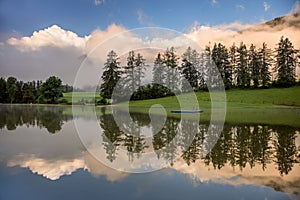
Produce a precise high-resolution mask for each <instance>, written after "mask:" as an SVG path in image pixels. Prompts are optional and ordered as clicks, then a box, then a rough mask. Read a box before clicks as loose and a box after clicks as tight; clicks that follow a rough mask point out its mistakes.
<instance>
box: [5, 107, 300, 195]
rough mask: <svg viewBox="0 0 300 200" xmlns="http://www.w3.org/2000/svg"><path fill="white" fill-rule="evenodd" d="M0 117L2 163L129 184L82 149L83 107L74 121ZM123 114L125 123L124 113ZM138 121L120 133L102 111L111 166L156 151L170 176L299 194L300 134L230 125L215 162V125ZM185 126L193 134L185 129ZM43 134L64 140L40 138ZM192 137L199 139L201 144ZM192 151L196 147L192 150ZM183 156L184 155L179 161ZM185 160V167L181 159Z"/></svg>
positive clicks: (13, 113)
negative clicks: (82, 172) (77, 125)
mask: <svg viewBox="0 0 300 200" xmlns="http://www.w3.org/2000/svg"><path fill="white" fill-rule="evenodd" d="M0 109H1V113H2V114H1V115H0V128H1V131H0V152H1V155H0V163H2V162H3V163H5V164H6V165H7V166H10V167H14V166H21V167H24V168H29V169H30V170H31V171H32V172H34V173H37V174H41V175H43V176H45V177H47V178H49V179H51V180H58V179H59V178H60V177H61V176H63V175H66V174H72V173H73V172H74V171H76V170H78V169H85V170H87V171H89V172H90V173H91V174H93V175H95V176H99V175H106V177H107V179H109V180H113V181H115V180H119V179H123V178H124V177H128V176H129V175H128V174H126V173H120V172H118V171H115V170H113V169H110V168H108V167H106V166H104V165H103V164H101V163H99V162H98V161H97V160H96V159H95V158H93V157H92V156H91V155H90V154H89V153H88V152H87V151H86V149H85V148H84V147H83V146H82V144H81V142H80V140H79V137H78V136H77V134H76V129H75V128H74V125H73V123H70V122H72V120H75V118H76V119H77V120H83V121H87V122H88V121H89V120H90V118H89V116H88V114H86V113H85V112H86V110H84V109H85V108H81V107H79V108H78V113H77V114H76V115H75V116H74V117H73V116H72V114H71V113H72V112H70V111H71V108H68V107H61V106H51V107H47V106H4V105H0ZM117 112H118V113H117V114H118V116H120V117H122V112H120V111H117ZM3 113H4V114H3ZM131 117H132V121H133V122H135V123H132V124H130V123H129V124H127V123H124V124H122V127H119V126H118V125H117V124H116V122H115V120H114V117H113V115H112V114H111V111H110V110H105V108H101V114H100V115H98V119H99V123H100V127H101V128H102V129H103V135H99V137H102V142H103V144H101V145H102V148H104V149H105V152H106V159H107V160H108V161H109V162H114V161H115V160H116V159H117V158H118V156H120V154H118V152H119V151H124V150H125V151H126V152H127V156H128V160H129V161H133V160H134V159H139V156H140V155H141V154H143V153H144V152H148V151H149V152H150V151H154V152H155V154H156V155H157V157H158V158H159V159H161V160H165V161H166V163H168V165H169V166H170V168H171V169H173V170H176V171H179V172H182V173H186V174H189V175H190V176H191V179H192V180H194V179H195V178H197V180H198V181H199V180H200V181H201V182H203V181H208V182H209V181H214V182H221V183H222V184H232V185H238V184H258V185H266V186H269V187H272V188H274V189H276V190H279V191H284V192H288V193H296V192H297V191H298V190H299V187H300V185H299V182H300V179H299V171H300V165H299V162H300V153H299V152H300V144H299V129H297V128H294V127H289V126H279V125H276V126H274V125H258V124H229V123H226V124H225V125H224V129H223V132H222V133H221V135H220V137H219V139H218V140H217V143H216V145H215V146H214V147H213V148H212V150H211V151H210V152H209V153H208V154H203V152H205V151H206V149H210V146H211V144H210V143H212V142H211V141H213V139H214V138H213V137H215V136H214V135H212V136H211V135H208V134H207V131H208V127H209V124H207V123H200V124H197V123H195V122H194V121H192V120H187V119H182V120H180V119H176V118H167V119H166V123H165V125H164V126H163V128H162V129H160V128H158V127H159V126H156V125H155V124H159V122H160V121H162V118H160V117H159V116H157V117H155V118H153V119H152V118H151V119H152V121H151V119H150V118H149V116H148V115H145V114H137V113H131ZM124 121H126V119H124ZM184 126H186V127H188V128H187V129H182V127H184ZM41 128H45V129H44V131H46V130H47V131H48V132H49V133H58V132H59V134H48V135H47V134H38V133H40V132H41V130H40V129H41ZM213 128H214V126H213ZM6 133H9V134H6ZM191 133H195V137H194V136H193V134H191ZM175 136H177V137H175ZM210 137H211V138H210ZM99 141H101V140H99ZM186 144H191V145H189V147H188V148H187V147H186ZM99 145H100V144H99ZM179 150H182V151H184V153H183V154H182V155H181V154H179V153H178V152H180V151H179ZM178 155H180V156H181V157H180V159H175V158H177V157H178ZM0 166H1V165H0ZM212 169H213V170H212ZM0 172H1V171H0ZM221 177H223V179H221Z"/></svg>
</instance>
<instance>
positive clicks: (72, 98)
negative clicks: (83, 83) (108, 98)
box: [62, 92, 100, 104]
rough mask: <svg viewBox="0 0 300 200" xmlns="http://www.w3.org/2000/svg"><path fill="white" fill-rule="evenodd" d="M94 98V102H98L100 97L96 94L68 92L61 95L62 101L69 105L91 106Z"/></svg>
mask: <svg viewBox="0 0 300 200" xmlns="http://www.w3.org/2000/svg"><path fill="white" fill-rule="evenodd" d="M94 97H95V98H96V101H99V100H100V95H99V94H98V93H94V92H68V93H63V97H62V99H65V100H67V102H68V103H69V104H72V103H74V104H76V103H82V102H84V103H85V104H93V102H94Z"/></svg>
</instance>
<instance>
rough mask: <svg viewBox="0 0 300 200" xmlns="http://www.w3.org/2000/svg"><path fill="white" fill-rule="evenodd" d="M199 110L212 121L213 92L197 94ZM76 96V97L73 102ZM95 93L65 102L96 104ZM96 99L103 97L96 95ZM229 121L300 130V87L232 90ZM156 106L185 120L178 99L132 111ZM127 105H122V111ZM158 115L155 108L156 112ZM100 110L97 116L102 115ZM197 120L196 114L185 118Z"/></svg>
mask: <svg viewBox="0 0 300 200" xmlns="http://www.w3.org/2000/svg"><path fill="white" fill-rule="evenodd" d="M195 94H196V97H197V99H198V103H199V108H200V109H203V110H204V113H201V117H200V119H201V120H202V121H210V120H211V102H210V100H211V99H210V93H209V92H196V93H195ZM72 95H74V98H73V100H72ZM190 95H191V94H182V95H181V99H183V101H184V104H185V106H186V107H184V108H181V109H194V108H195V105H194V104H193V103H192V102H191V100H190V99H191V98H190ZM93 96H94V93H93V92H76V93H74V94H73V93H64V97H63V98H64V99H66V100H67V101H68V103H78V102H80V101H82V99H84V101H85V102H87V103H85V104H89V103H88V102H92V100H93ZM95 96H96V100H99V99H100V98H101V97H100V95H99V94H96V95H95ZM226 100H227V107H226V122H227V123H255V124H278V125H289V126H296V127H300V86H295V87H291V88H280V89H279V88H271V89H255V90H254V89H253V90H252V89H245V90H242V89H232V90H228V91H226ZM155 104H160V105H162V106H163V107H164V108H165V110H166V113H167V114H168V116H170V117H181V115H180V114H172V113H171V112H170V111H171V110H173V109H180V105H179V103H178V100H177V97H176V96H171V97H165V98H158V99H149V100H141V101H130V103H129V105H130V111H132V112H139V113H148V112H149V108H150V107H151V106H153V105H155ZM123 105H124V104H122V103H121V104H119V105H118V106H120V107H121V108H122V106H123ZM154 112H155V109H154ZM100 113H101V112H100V108H99V111H98V109H97V114H100ZM185 116H186V117H188V118H193V117H195V115H185Z"/></svg>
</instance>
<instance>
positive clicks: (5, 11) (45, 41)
mask: <svg viewBox="0 0 300 200" xmlns="http://www.w3.org/2000/svg"><path fill="white" fill-rule="evenodd" d="M299 11H300V1H295V0H272V1H271V0H265V1H264V0H253V1H246V0H235V1H232V0H202V1H199V0H197V1H196V0H191V1H170V0H165V1H158V0H152V1H146V0H132V1H125V0H73V1H69V0H67V1H58V0H51V1H50V0H44V1H39V0H20V1H11V0H0V76H4V77H8V76H15V77H17V78H19V79H21V80H24V81H27V80H37V79H41V80H45V78H47V77H49V76H50V75H56V76H59V77H60V78H61V79H62V80H63V81H64V82H65V83H68V84H72V83H73V82H74V79H75V77H76V73H77V74H78V70H79V68H80V66H81V65H82V62H83V61H84V58H86V57H88V55H89V54H90V52H91V51H92V49H94V48H95V47H96V46H97V45H99V44H100V43H103V42H104V41H106V40H107V39H108V38H111V37H113V36H115V35H117V34H119V33H121V32H124V31H130V30H132V29H136V28H142V27H161V28H166V29H171V30H174V31H178V32H179V33H182V34H184V35H185V36H187V37H189V38H191V39H193V40H194V41H196V43H197V44H199V45H201V46H202V47H203V46H204V45H207V43H208V42H222V43H225V45H231V44H232V43H239V42H241V41H244V42H245V43H246V44H250V43H254V44H257V45H261V44H262V42H263V41H264V40H266V42H267V44H268V45H269V46H270V47H272V48H273V47H275V45H276V43H278V41H279V39H280V37H281V36H282V35H284V36H286V37H289V38H290V39H291V40H292V42H293V44H294V46H295V47H297V48H299V45H300V41H299V39H298V38H299V37H298V35H299V34H298V33H299V32H298V31H299V29H297V30H295V29H294V28H290V27H281V28H279V29H276V30H267V28H266V27H260V28H259V30H252V31H247V34H245V33H243V34H239V33H238V32H237V31H238V30H244V29H249V28H250V27H253V26H256V25H257V24H260V23H262V22H265V21H268V20H272V19H274V18H276V17H280V16H284V15H288V14H291V13H296V12H299ZM249 30H250V29H249ZM124 36H125V35H124ZM125 37H127V40H126V41H125V43H126V42H128V43H126V45H127V46H130V45H131V44H133V41H136V40H132V38H131V37H132V35H131V36H129V35H126V36H125ZM153 37H155V36H153ZM128 38H131V39H128ZM173 39H174V38H173ZM129 41H131V43H130V42H129ZM157 41H158V40H157ZM159 41H160V42H161V43H162V44H165V43H166V42H165V41H162V40H159ZM176 41H177V42H178V38H177V40H176ZM174 42H175V40H174V41H173V43H172V42H171V43H166V44H174ZM142 43H143V42H142ZM144 43H145V42H144ZM144 43H143V44H144ZM135 44H136V42H135ZM140 45H141V44H140ZM122 46H125V44H124V42H121V43H120V44H119V46H114V47H115V48H117V49H120V48H122ZM141 46H142V47H144V46H143V45H141ZM175 46H176V45H175ZM135 47H136V48H137V45H136V46H135ZM163 47H164V46H163ZM163 47H162V48H163ZM107 51H108V49H105V52H103V55H100V56H99V57H103V58H101V59H100V60H101V61H103V60H104V59H105V57H106V53H107ZM124 51H125V50H124ZM124 51H123V53H124ZM117 53H118V52H117ZM101 61H100V63H98V64H97V65H98V66H99V65H101ZM91 68H93V67H91ZM98 73H101V70H100V71H99V70H98V71H97V72H91V71H90V73H89V74H87V76H90V77H89V78H91V77H92V76H94V78H95V77H98ZM95 74H97V76H96V75H95ZM89 78H88V79H89ZM82 84H88V83H82Z"/></svg>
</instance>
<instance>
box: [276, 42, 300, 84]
mask: <svg viewBox="0 0 300 200" xmlns="http://www.w3.org/2000/svg"><path fill="white" fill-rule="evenodd" d="M276 52H277V55H276V66H275V70H276V71H277V81H276V85H277V86H279V87H289V86H292V85H295V83H296V61H297V58H296V51H295V49H294V47H293V44H292V43H291V42H290V41H289V39H288V38H284V37H281V39H280V42H279V43H278V48H277V49H276Z"/></svg>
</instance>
